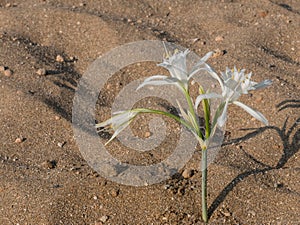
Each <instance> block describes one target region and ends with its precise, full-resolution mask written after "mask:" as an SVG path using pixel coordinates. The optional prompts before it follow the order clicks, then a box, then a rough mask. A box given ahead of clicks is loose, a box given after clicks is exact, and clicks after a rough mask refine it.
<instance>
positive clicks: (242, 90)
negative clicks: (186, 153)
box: [96, 50, 272, 222]
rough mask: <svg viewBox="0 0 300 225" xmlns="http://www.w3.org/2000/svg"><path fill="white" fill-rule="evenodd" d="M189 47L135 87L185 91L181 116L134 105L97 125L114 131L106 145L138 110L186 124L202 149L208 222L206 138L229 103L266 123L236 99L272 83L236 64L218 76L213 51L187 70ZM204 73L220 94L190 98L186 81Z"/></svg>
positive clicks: (223, 116) (202, 92) (203, 93)
mask: <svg viewBox="0 0 300 225" xmlns="http://www.w3.org/2000/svg"><path fill="white" fill-rule="evenodd" d="M188 53H189V50H186V51H184V52H181V51H178V52H176V53H174V54H173V55H171V56H169V57H168V58H165V59H164V61H163V62H162V63H160V64H159V66H161V67H164V68H166V69H167V70H168V71H169V73H170V76H165V75H155V76H151V77H149V78H147V79H145V80H144V82H143V83H142V84H141V85H140V86H139V87H138V88H137V89H140V88H142V87H144V86H147V85H176V86H177V87H178V88H179V89H180V90H181V92H182V93H183V94H184V96H185V99H186V101H187V103H188V108H187V109H184V108H183V107H182V106H181V105H180V104H179V102H178V103H177V104H178V108H179V111H180V115H179V116H178V115H174V114H171V113H169V112H165V111H160V110H153V109H145V108H136V109H132V110H126V111H120V112H117V113H115V115H114V116H113V117H112V118H110V119H108V120H107V121H104V122H102V123H99V124H97V125H96V128H97V129H99V131H103V130H106V131H110V130H113V131H114V134H113V135H112V137H111V138H110V140H109V141H108V142H107V143H106V144H108V143H109V142H110V141H111V140H113V139H114V138H115V137H116V136H117V135H118V134H119V133H120V132H121V131H122V130H124V129H125V128H126V127H127V126H128V125H129V124H130V122H131V121H132V120H133V119H134V118H135V117H136V116H137V115H138V114H139V113H155V114H161V115H165V116H168V117H170V118H172V119H175V120H176V121H177V122H179V123H181V124H182V125H184V126H186V127H187V128H188V129H189V130H190V131H191V132H192V133H193V134H194V136H195V137H196V138H197V140H198V142H199V144H200V146H201V149H202V151H201V152H202V158H201V163H202V218H203V220H204V221H205V222H207V220H208V217H207V201H206V196H207V192H206V183H207V168H206V167H207V166H206V165H207V151H206V150H207V149H208V145H209V140H210V138H211V137H212V136H213V134H214V132H215V130H216V128H217V127H223V126H224V125H225V123H226V120H227V110H228V106H229V105H230V104H235V105H237V106H239V107H241V108H242V109H244V110H245V111H246V112H247V113H249V114H250V115H251V116H253V117H254V118H256V119H257V120H259V121H261V122H262V123H264V124H265V125H267V124H268V120H267V119H266V118H265V117H264V115H263V114H261V113H260V112H258V111H257V110H255V109H252V108H251V107H249V106H247V105H245V104H244V103H242V102H240V101H238V99H239V98H240V96H241V95H242V94H248V93H249V91H253V90H257V89H261V88H264V87H267V86H269V85H270V84H271V83H272V82H271V81H270V80H265V81H262V82H260V83H256V82H254V81H251V75H252V74H251V73H249V74H245V70H240V71H239V70H237V69H236V68H235V67H234V69H233V70H230V69H228V68H226V71H225V72H222V73H221V75H220V76H219V75H218V74H217V73H216V72H215V71H214V70H213V69H212V68H211V67H210V66H209V65H208V64H207V63H206V61H207V60H208V59H209V58H210V56H212V54H213V52H209V53H207V54H206V55H205V56H204V57H203V58H201V59H200V60H199V62H198V63H197V64H196V65H195V66H194V67H193V68H192V69H191V70H190V71H188V69H187V55H188ZM203 71H204V72H206V73H208V74H210V75H211V76H212V77H213V78H214V79H216V80H217V81H218V83H219V85H220V87H221V94H217V93H215V92H208V91H205V90H204V88H203V87H202V86H200V88H199V95H198V96H197V97H196V99H195V102H194V101H193V99H192V97H191V95H190V93H189V88H188V87H189V80H190V79H191V78H192V77H193V76H195V75H196V74H200V75H201V73H200V72H203ZM213 98H218V99H221V101H220V104H219V105H218V107H217V110H216V112H215V114H214V115H213V116H212V115H211V111H210V100H211V99H213ZM200 103H202V106H203V112H204V120H205V132H204V133H203V131H202V130H201V129H200V124H199V122H198V119H197V114H196V112H197V110H198V108H199V105H200Z"/></svg>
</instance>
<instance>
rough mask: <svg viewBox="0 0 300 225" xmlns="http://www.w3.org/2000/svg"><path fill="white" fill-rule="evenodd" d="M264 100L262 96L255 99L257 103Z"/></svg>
mask: <svg viewBox="0 0 300 225" xmlns="http://www.w3.org/2000/svg"><path fill="white" fill-rule="evenodd" d="M262 100H263V97H262V96H257V97H256V98H255V101H256V102H257V103H260V102H261V101H262Z"/></svg>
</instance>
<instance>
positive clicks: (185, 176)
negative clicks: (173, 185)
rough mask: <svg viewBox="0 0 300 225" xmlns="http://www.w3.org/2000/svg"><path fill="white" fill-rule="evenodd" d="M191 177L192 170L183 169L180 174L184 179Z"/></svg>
mask: <svg viewBox="0 0 300 225" xmlns="http://www.w3.org/2000/svg"><path fill="white" fill-rule="evenodd" d="M193 175H194V170H192V169H185V170H184V171H183V172H182V176H183V178H185V179H188V178H191V177H192V176H193Z"/></svg>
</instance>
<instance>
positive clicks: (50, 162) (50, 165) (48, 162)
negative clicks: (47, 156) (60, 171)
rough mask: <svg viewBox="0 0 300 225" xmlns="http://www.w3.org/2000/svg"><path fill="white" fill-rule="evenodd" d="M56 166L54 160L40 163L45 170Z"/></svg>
mask: <svg viewBox="0 0 300 225" xmlns="http://www.w3.org/2000/svg"><path fill="white" fill-rule="evenodd" d="M56 165H57V162H56V161H55V160H47V161H45V162H43V163H42V166H43V167H44V168H46V169H54V168H55V167H56Z"/></svg>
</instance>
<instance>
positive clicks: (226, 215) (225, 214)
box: [223, 212, 231, 217]
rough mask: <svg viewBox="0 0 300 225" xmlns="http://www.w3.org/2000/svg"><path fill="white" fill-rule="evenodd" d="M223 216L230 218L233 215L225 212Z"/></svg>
mask: <svg viewBox="0 0 300 225" xmlns="http://www.w3.org/2000/svg"><path fill="white" fill-rule="evenodd" d="M223 214H224V216H225V217H229V216H230V215H231V213H229V212H224V213H223Z"/></svg>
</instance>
